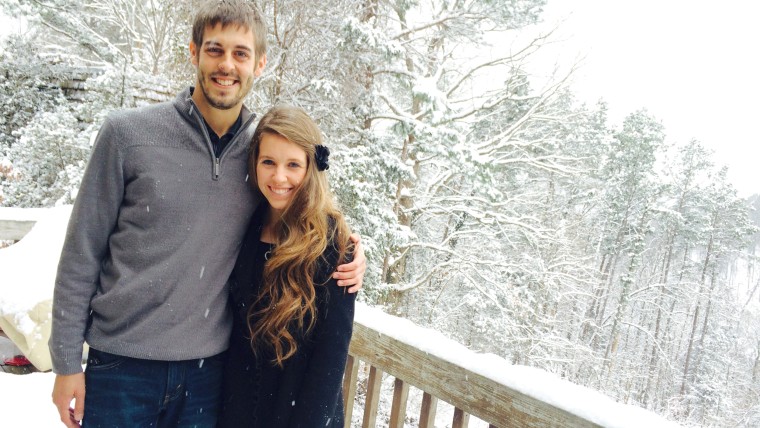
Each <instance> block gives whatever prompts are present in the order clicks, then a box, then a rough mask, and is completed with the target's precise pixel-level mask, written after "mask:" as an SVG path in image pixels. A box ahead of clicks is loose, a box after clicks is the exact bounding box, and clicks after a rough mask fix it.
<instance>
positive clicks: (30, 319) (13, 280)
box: [0, 206, 71, 371]
mask: <svg viewBox="0 0 760 428" xmlns="http://www.w3.org/2000/svg"><path fill="white" fill-rule="evenodd" d="M4 210H5V209H4ZM70 214H71V206H62V207H56V208H51V209H46V210H43V211H42V212H41V213H40V215H39V216H38V220H37V223H36V224H35V225H34V227H33V228H32V230H30V231H29V233H28V234H27V235H26V236H25V237H24V238H23V239H22V240H20V241H19V242H17V243H16V244H14V245H11V246H10V247H7V248H3V249H0V328H2V329H3V331H4V332H5V334H7V335H8V337H9V338H10V339H11V340H12V341H13V342H14V343H15V344H16V346H18V348H19V349H20V350H21V352H23V354H24V355H25V356H26V357H27V358H28V359H29V361H31V363H32V364H34V366H35V367H36V368H37V369H38V370H41V371H47V370H50V369H51V368H52V364H51V361H50V353H49V351H48V338H49V337H50V324H51V315H50V314H51V307H52V303H53V284H54V282H55V272H56V267H57V265H58V258H59V256H60V253H61V247H62V246H63V239H64V236H65V234H66V225H67V223H68V219H69V215H70Z"/></svg>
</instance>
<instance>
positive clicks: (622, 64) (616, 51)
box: [544, 0, 760, 196]
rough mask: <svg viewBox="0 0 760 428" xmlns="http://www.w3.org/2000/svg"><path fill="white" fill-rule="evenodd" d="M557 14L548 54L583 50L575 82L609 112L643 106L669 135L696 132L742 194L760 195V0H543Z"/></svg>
mask: <svg viewBox="0 0 760 428" xmlns="http://www.w3.org/2000/svg"><path fill="white" fill-rule="evenodd" d="M545 11H546V13H545V15H544V20H545V25H547V26H553V25H554V24H555V23H557V22H559V21H563V23H562V24H561V26H560V29H559V30H558V36H559V37H560V38H561V39H562V40H563V42H561V43H558V44H557V46H558V48H557V51H556V53H555V54H554V55H555V56H557V57H558V59H559V60H560V61H561V62H562V61H564V62H569V61H572V60H573V59H575V58H576V57H579V56H580V57H583V58H584V60H583V65H582V68H581V69H580V70H579V71H578V72H577V74H576V76H575V78H574V79H573V80H574V84H573V88H574V92H575V93H576V94H577V95H578V96H579V98H581V99H582V100H583V101H587V102H589V103H594V102H595V101H596V100H598V99H600V98H603V99H604V100H605V101H607V102H608V104H609V107H610V119H611V120H613V121H615V122H616V123H619V122H620V121H621V120H622V118H623V117H624V116H625V115H627V114H629V113H631V112H633V111H635V110H637V109H639V108H642V107H643V108H646V109H647V110H648V111H649V112H650V113H651V114H652V115H654V116H655V117H657V118H659V119H660V120H661V121H662V122H663V124H664V125H665V128H666V132H667V133H668V138H669V139H670V141H676V142H680V143H686V142H688V141H689V140H691V139H697V140H699V141H701V142H702V143H704V144H705V145H706V146H708V147H710V148H712V149H713V150H715V157H714V159H715V161H716V162H717V163H718V164H721V165H722V164H725V165H728V167H729V179H731V180H732V182H733V183H734V184H735V185H736V187H737V189H738V190H739V192H740V195H742V196H749V195H750V194H752V193H760V137H759V136H758V132H757V129H756V126H755V125H756V124H757V123H758V122H760V120H759V119H760V46H759V45H760V2H759V1H755V0H723V1H721V2H716V1H706V0H606V1H605V0H549V3H548V5H547V7H546V9H545Z"/></svg>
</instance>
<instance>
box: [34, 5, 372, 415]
mask: <svg viewBox="0 0 760 428" xmlns="http://www.w3.org/2000/svg"><path fill="white" fill-rule="evenodd" d="M190 54H191V55H192V63H193V65H194V66H195V67H196V69H197V75H196V86H195V88H192V87H191V88H188V89H186V90H185V91H183V92H182V93H180V94H179V95H178V96H177V97H176V99H175V100H174V101H173V102H167V103H161V104H157V105H153V106H149V107H145V108H140V109H132V110H126V111H120V112H114V113H112V114H110V115H109V117H108V118H107V119H106V121H105V122H104V124H103V126H102V128H101V130H100V132H99V134H98V138H97V140H96V143H95V146H94V148H93V153H92V157H91V160H90V162H89V164H88V166H87V170H86V172H85V176H84V178H83V180H82V186H81V188H80V191H79V194H78V196H77V199H76V203H75V205H74V209H73V211H72V214H71V220H70V222H69V228H68V231H67V235H66V242H65V244H64V248H63V251H62V254H61V259H60V262H59V267H58V276H57V278H56V286H55V294H54V299H53V330H52V335H51V339H50V344H49V345H50V351H51V355H52V359H53V367H54V372H55V373H56V380H55V385H54V388H53V402H54V403H55V405H56V406H57V407H58V411H59V413H60V416H61V421H62V422H63V423H64V424H65V425H66V426H68V427H75V426H79V422H78V421H81V420H82V419H83V418H84V424H85V426H94V427H97V426H104V427H130V428H131V427H142V426H145V427H147V426H152V427H153V426H157V427H169V426H171V427H184V426H188V427H189V426H195V427H213V426H214V425H215V423H216V413H217V406H218V400H219V392H220V386H221V373H222V371H221V365H222V356H221V354H222V353H223V352H224V351H225V350H226V348H227V345H228V339H229V329H230V320H231V319H230V313H229V311H228V308H227V306H226V305H227V288H226V285H225V283H226V280H227V277H228V276H229V274H230V271H231V270H232V267H233V264H234V263H235V259H236V255H237V252H238V249H239V245H240V242H241V240H242V238H243V235H244V232H245V230H246V227H247V225H248V222H249V220H250V217H251V215H252V213H253V211H254V209H255V207H256V205H257V203H258V200H256V197H255V196H254V194H253V192H251V190H250V187H249V185H248V182H247V181H248V178H247V156H248V153H247V150H248V144H249V142H250V139H251V135H252V133H253V126H251V123H252V122H253V120H254V115H253V114H252V113H251V112H249V111H248V109H247V108H246V107H245V106H243V99H244V98H245V96H246V95H247V94H248V92H249V91H250V89H251V86H252V85H253V79H254V78H256V77H258V76H260V75H261V72H262V70H263V68H264V66H265V65H266V25H265V24H264V22H263V19H262V18H261V16H260V14H259V13H258V12H257V11H256V9H255V7H253V6H252V5H251V3H249V2H246V1H244V0H225V1H219V0H212V1H209V2H206V3H204V4H203V5H202V6H201V7H200V9H199V11H198V13H197V16H196V18H195V21H194V23H193V39H192V42H191V43H190ZM357 239H358V238H357ZM364 269H365V261H364V255H363V252H362V251H361V249H359V250H358V254H357V257H356V260H355V261H354V262H353V263H351V264H349V265H345V266H340V267H339V268H338V270H339V271H341V272H336V273H335V277H336V278H339V279H341V281H340V282H339V284H340V285H353V286H354V287H352V288H351V289H350V290H349V291H354V292H355V291H357V290H358V289H359V288H361V280H362V276H363V273H364ZM341 282H342V283H343V284H341ZM85 340H86V341H87V343H88V344H89V345H90V351H89V356H88V364H87V370H86V372H85V373H82V367H81V355H82V345H83V342H84V341H85ZM85 385H86V387H87V394H86V395H85ZM85 397H86V398H85ZM72 399H73V400H74V408H73V409H71V408H70V407H69V406H70V404H71V401H72Z"/></svg>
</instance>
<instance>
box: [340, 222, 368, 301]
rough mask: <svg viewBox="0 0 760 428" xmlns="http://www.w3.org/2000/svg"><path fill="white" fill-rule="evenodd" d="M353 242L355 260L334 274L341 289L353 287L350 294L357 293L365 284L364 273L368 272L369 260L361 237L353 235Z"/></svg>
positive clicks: (342, 266) (341, 266)
mask: <svg viewBox="0 0 760 428" xmlns="http://www.w3.org/2000/svg"><path fill="white" fill-rule="evenodd" d="M350 238H351V241H352V242H353V243H354V260H353V261H352V262H351V263H346V264H343V265H340V266H338V268H337V271H336V272H335V273H333V276H332V277H333V279H337V280H338V285H339V286H341V287H351V288H349V289H348V292H349V293H356V292H357V291H359V290H361V289H362V283H363V282H364V272H365V271H366V270H367V259H366V258H365V257H364V248H362V243H361V237H360V236H359V235H357V234H356V233H352V234H351V236H350Z"/></svg>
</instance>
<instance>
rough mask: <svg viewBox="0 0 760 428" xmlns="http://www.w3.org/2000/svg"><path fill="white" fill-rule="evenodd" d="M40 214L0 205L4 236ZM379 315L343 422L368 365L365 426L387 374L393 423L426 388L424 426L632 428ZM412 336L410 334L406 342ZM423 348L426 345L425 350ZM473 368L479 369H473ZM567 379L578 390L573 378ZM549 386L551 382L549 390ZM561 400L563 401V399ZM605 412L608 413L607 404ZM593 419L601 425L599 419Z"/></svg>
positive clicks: (360, 356) (365, 333)
mask: <svg viewBox="0 0 760 428" xmlns="http://www.w3.org/2000/svg"><path fill="white" fill-rule="evenodd" d="M41 213H42V211H36V210H19V209H9V208H2V207H0V240H11V241H14V240H20V239H21V238H22V237H23V236H24V235H25V234H26V233H27V232H28V231H29V230H30V229H31V228H32V226H33V225H34V223H35V221H36V219H37V218H38V217H39V216H40V214H41ZM368 313H375V315H372V316H369V315H367V314H368ZM378 313H380V312H379V311H378V310H377V309H375V308H370V307H366V306H363V305H361V306H359V307H357V316H356V320H355V322H354V335H353V339H352V341H351V346H350V350H349V358H348V363H347V365H346V375H345V377H344V381H343V396H344V405H345V409H346V418H345V420H346V423H345V426H346V427H350V426H351V417H352V413H353V409H354V406H353V404H354V400H355V399H356V397H357V386H358V385H359V371H360V366H362V367H363V368H364V370H365V371H364V372H363V373H366V372H368V373H367V376H366V385H365V386H366V390H365V391H364V409H363V410H364V414H363V415H362V425H361V426H362V427H375V426H377V416H378V405H379V403H380V400H381V386H382V380H383V374H384V373H385V374H387V375H389V376H392V377H393V378H394V379H393V385H394V388H393V395H392V403H391V410H390V424H389V425H390V427H392V428H395V427H399V428H403V426H404V421H405V419H406V418H407V401H408V398H409V396H410V394H409V390H410V387H414V388H416V389H419V390H421V391H422V403H421V405H420V410H419V426H420V427H423V428H427V427H433V426H434V421H435V416H436V410H437V405H438V401H439V400H440V401H443V402H446V403H449V404H450V405H452V406H453V407H454V409H455V410H454V413H453V417H452V420H451V426H452V427H453V428H459V427H467V426H468V421H469V418H470V416H471V415H472V416H474V417H476V418H479V419H481V420H483V421H485V422H486V423H488V424H489V427H499V428H508V427H599V426H603V425H604V426H608V425H609V426H632V425H626V423H622V424H618V423H616V422H613V423H610V422H609V420H610V419H609V418H608V417H606V416H605V415H601V416H600V409H599V407H600V403H599V402H597V401H595V399H594V400H590V401H588V402H585V401H580V400H579V399H576V400H575V401H573V398H572V397H570V400H569V401H570V402H571V404H570V405H569V407H571V408H572V409H575V410H574V411H576V412H577V413H579V414H582V415H586V416H585V417H584V416H581V415H578V414H574V413H573V412H571V411H569V410H567V409H563V408H561V407H559V406H557V405H553V404H550V403H548V402H546V401H543V400H541V399H538V398H535V397H534V396H531V395H528V394H525V393H523V392H521V391H519V390H517V389H516V388H514V387H510V386H509V385H511V384H513V383H512V382H510V381H505V379H508V378H509V373H508V372H507V371H505V370H502V369H503V367H502V368H499V367H494V368H490V367H489V368H488V370H485V371H484V370H480V369H482V368H483V367H482V366H483V365H488V364H489V363H488V362H486V363H483V364H481V365H473V364H469V363H456V362H454V361H459V362H463V361H475V360H477V361H481V360H478V358H480V357H483V355H482V354H477V353H475V352H473V351H469V350H466V349H464V347H462V346H461V345H456V344H455V345H456V346H458V349H457V351H456V353H457V356H456V358H450V355H448V354H447V352H448V351H449V350H450V349H452V347H451V344H448V345H445V344H444V345H442V346H440V347H439V346H438V345H437V343H438V342H435V341H434V343H433V344H431V343H427V342H425V341H424V340H422V341H420V340H419V338H420V337H422V338H424V337H425V336H430V335H433V334H437V333H435V332H431V331H430V330H426V329H423V328H421V327H417V326H414V325H413V324H411V323H409V322H408V321H403V320H400V319H398V318H396V317H392V316H390V315H386V314H382V313H380V314H381V315H380V316H379V317H378V316H376V315H377V314H378ZM378 319H379V320H378ZM396 321H399V322H406V323H408V325H405V326H404V327H402V328H396V329H388V328H387V327H386V326H387V325H388V324H391V323H393V322H396ZM410 331H412V332H411V333H410ZM398 332H401V333H400V334H399V333H398ZM410 337H413V338H412V339H409V338H410ZM446 340H448V339H446ZM420 346H422V347H424V348H425V349H420ZM481 362H482V361H481ZM495 365H497V366H498V365H501V366H508V364H507V362H506V361H504V360H500V361H498V362H497V363H496V364H495ZM475 367H477V370H473V368H475ZM478 371H479V372H478ZM363 378H364V376H362V379H363ZM537 382H540V381H537ZM559 382H564V381H559ZM564 383H565V384H566V385H571V386H573V387H577V388H581V387H578V386H577V385H572V384H569V382H564ZM518 384H519V383H518ZM519 385H522V384H519ZM534 386H535V385H534ZM555 386H556V384H555ZM551 387H552V386H546V388H551ZM539 395H540V394H539ZM568 395H572V393H568ZM560 401H562V402H563V404H564V405H566V404H565V401H566V400H565V397H563V400H560ZM566 406H567V405H566ZM610 406H612V407H615V408H616V410H622V412H621V413H620V418H622V419H624V418H626V416H625V413H626V410H627V408H631V407H632V406H625V405H622V404H619V403H614V402H613V401H612V400H609V403H607V407H610ZM578 409H580V410H578ZM449 410H450V408H449ZM638 410H641V409H638ZM601 413H604V412H601ZM607 415H609V409H608V410H607ZM357 416H358V415H357ZM652 416H653V417H655V418H657V423H656V424H655V425H657V426H665V425H668V426H670V425H671V424H670V423H668V422H667V421H666V420H665V419H659V418H658V417H656V415H653V414H652ZM410 419H412V418H410ZM591 419H593V420H597V421H599V420H601V421H604V422H594V421H592V420H591ZM660 421H661V422H662V423H661V422H660ZM600 423H601V424H603V425H600ZM649 425H650V426H651V424H649Z"/></svg>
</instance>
